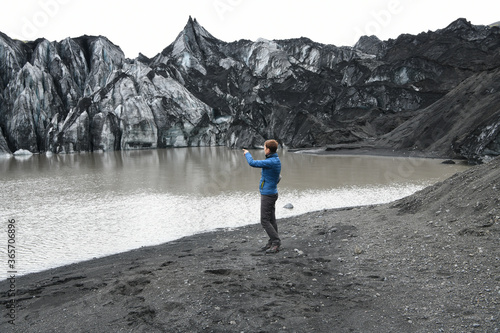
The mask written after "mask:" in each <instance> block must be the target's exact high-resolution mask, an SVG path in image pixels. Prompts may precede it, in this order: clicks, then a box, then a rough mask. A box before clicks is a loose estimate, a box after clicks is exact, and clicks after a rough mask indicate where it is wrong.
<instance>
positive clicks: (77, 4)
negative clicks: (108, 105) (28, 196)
mask: <svg viewBox="0 0 500 333" xmlns="http://www.w3.org/2000/svg"><path fill="white" fill-rule="evenodd" d="M0 1H1V7H0V8H2V10H1V12H0V31H1V32H3V33H5V34H7V35H8V36H9V37H11V38H16V39H21V40H34V39H36V38H39V37H44V38H46V39H48V40H50V41H54V40H56V41H60V40H62V39H64V38H66V37H79V36H82V35H102V36H106V37H107V38H108V39H109V40H110V41H111V42H113V43H114V44H116V45H118V46H120V47H121V49H122V50H123V51H124V53H125V56H126V57H128V58H135V57H137V55H138V54H139V52H141V53H143V54H144V55H146V56H148V57H153V56H155V55H156V54H157V53H159V52H161V51H162V50H163V49H164V48H165V47H166V46H168V45H169V44H171V43H172V42H173V41H174V40H175V38H176V37H177V35H178V34H179V32H180V31H181V30H182V29H183V28H184V26H185V25H186V23H187V21H188V18H189V16H190V15H191V17H192V18H196V19H197V21H198V23H200V24H201V25H202V26H203V27H204V28H205V29H206V30H208V31H209V32H210V33H211V34H212V35H213V36H214V37H216V38H218V39H220V40H223V41H226V42H232V41H235V40H239V39H250V40H256V39H258V38H266V39H286V38H298V37H308V38H310V39H312V40H314V41H316V42H320V43H325V44H334V45H337V46H343V45H347V46H352V45H354V44H355V43H356V41H357V40H358V39H359V37H360V36H361V35H376V36H378V37H379V38H380V39H382V40H387V39H389V38H396V37H397V36H399V35H400V34H402V33H410V34H418V33H420V32H423V31H428V30H431V31H434V30H437V29H441V28H444V27H446V26H447V25H448V24H449V23H451V22H452V21H454V20H456V19H457V18H460V17H464V18H466V19H467V20H469V21H471V22H472V24H476V25H482V24H484V25H487V24H491V23H494V22H497V21H500V1H498V0H493V1H492V0H475V1H456V0H454V1H449V0H342V1H337V0H305V1H302V0H301V1H295V0H175V1H168V0H18V1H13V0H0Z"/></svg>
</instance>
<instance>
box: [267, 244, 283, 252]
mask: <svg viewBox="0 0 500 333" xmlns="http://www.w3.org/2000/svg"><path fill="white" fill-rule="evenodd" d="M279 251H280V246H279V245H272V246H271V247H270V248H268V249H267V250H266V253H278V252H279Z"/></svg>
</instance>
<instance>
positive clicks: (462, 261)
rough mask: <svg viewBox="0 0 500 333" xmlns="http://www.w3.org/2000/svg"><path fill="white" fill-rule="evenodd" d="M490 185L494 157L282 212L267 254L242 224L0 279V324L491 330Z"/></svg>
mask: <svg viewBox="0 0 500 333" xmlns="http://www.w3.org/2000/svg"><path fill="white" fill-rule="evenodd" d="M499 188H500V159H498V158H497V159H495V160H493V161H491V162H490V163H487V164H483V165H479V166H475V167H472V168H470V169H468V170H467V171H465V172H462V173H459V174H456V175H454V176H452V177H450V178H449V179H447V180H445V181H443V182H440V183H438V184H435V185H433V186H431V187H428V188H425V189H423V190H421V191H419V192H417V193H415V194H414V195H412V196H409V197H406V198H403V199H401V200H398V201H396V202H392V203H388V204H383V205H376V206H365V207H355V208H348V209H334V210H325V211H318V212H313V213H308V214H305V215H301V216H295V217H291V218H286V219H281V220H279V222H278V223H279V227H280V232H281V235H282V238H283V248H282V251H281V252H279V253H278V254H275V255H264V254H262V253H260V252H257V249H258V248H260V246H262V244H263V243H264V242H265V241H266V237H265V232H264V231H263V230H262V228H261V226H260V225H250V226H246V227H242V228H238V229H234V230H233V229H231V230H218V231H215V232H210V233H204V234H199V235H194V236H191V237H187V238H184V239H181V240H178V241H175V242H170V243H167V244H163V245H159V246H154V247H147V248H141V249H138V250H134V251H130V252H126V253H120V254H116V255H113V256H109V257H105V258H100V259H95V260H91V261H86V262H82V263H77V264H73V265H69V266H65V267H60V268H56V269H51V270H48V271H44V272H41V273H35V274H29V275H26V276H21V277H18V278H17V279H16V281H15V285H16V289H17V290H16V296H15V298H13V297H10V296H9V295H8V290H9V285H10V282H9V281H8V280H7V281H3V282H1V283H0V297H1V298H0V303H1V304H2V316H1V318H2V321H1V322H0V331H1V332H301V333H302V332H498V331H500V247H499V244H500V242H499V241H500V211H499V207H500V205H499V204H500V199H499V198H500V196H499ZM13 301H15V305H16V306H15V311H9V309H7V308H8V306H9V305H10V304H11V303H12V302H13ZM12 314H13V315H14V316H15V325H12V324H10V323H9V320H11V317H10V315H12Z"/></svg>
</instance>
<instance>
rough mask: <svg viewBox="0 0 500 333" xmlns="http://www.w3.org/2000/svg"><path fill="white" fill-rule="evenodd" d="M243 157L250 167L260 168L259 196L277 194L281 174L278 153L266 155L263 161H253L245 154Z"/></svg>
mask: <svg viewBox="0 0 500 333" xmlns="http://www.w3.org/2000/svg"><path fill="white" fill-rule="evenodd" d="M245 157H246V158H247V162H248V164H249V165H250V166H251V167H254V168H262V171H261V176H260V185H259V190H260V194H263V195H271V194H276V193H278V182H279V179H280V173H281V161H280V159H279V157H278V153H273V154H270V155H266V159H265V160H257V161H256V160H254V159H253V158H252V155H251V154H250V153H246V154H245Z"/></svg>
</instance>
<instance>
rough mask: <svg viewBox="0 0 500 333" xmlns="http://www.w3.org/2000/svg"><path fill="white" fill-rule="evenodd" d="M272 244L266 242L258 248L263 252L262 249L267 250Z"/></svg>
mask: <svg viewBox="0 0 500 333" xmlns="http://www.w3.org/2000/svg"><path fill="white" fill-rule="evenodd" d="M272 245H273V244H271V243H267V244H266V245H264V246H263V247H261V248H260V252H264V251H267V250H269V249H270V248H271V246H272Z"/></svg>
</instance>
